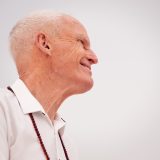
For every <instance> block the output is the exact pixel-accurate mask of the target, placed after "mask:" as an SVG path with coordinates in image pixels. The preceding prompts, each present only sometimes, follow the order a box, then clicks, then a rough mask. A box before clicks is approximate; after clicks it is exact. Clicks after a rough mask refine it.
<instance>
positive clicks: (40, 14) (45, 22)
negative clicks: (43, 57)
mask: <svg viewBox="0 0 160 160" xmlns="http://www.w3.org/2000/svg"><path fill="white" fill-rule="evenodd" d="M62 17H71V16H69V15H67V14H63V13H56V12H54V11H52V10H41V11H36V12H32V13H31V14H29V15H28V16H26V17H24V18H23V19H21V20H19V21H18V22H17V24H16V25H15V26H14V27H13V29H12V30H11V32H10V35H9V40H10V50H11V53H12V56H13V58H14V60H15V61H16V59H17V57H19V56H20V55H22V54H27V53H29V52H30V51H31V50H32V47H33V45H34V42H35V37H36V33H37V32H39V31H41V32H45V33H46V32H50V34H53V35H56V34H57V33H58V30H59V28H60V25H61V24H60V23H58V22H59V20H60V19H61V18H62ZM46 27H47V28H46ZM50 27H51V29H49V28H50Z"/></svg>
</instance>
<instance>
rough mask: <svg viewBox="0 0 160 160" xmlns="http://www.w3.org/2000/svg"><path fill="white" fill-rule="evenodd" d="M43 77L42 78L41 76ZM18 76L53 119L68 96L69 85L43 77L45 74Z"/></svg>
mask: <svg viewBox="0 0 160 160" xmlns="http://www.w3.org/2000/svg"><path fill="white" fill-rule="evenodd" d="M35 77H36V78H35ZM41 77H43V79H42V78H41ZM41 77H40V76H31V75H30V76H29V77H27V78H24V77H20V79H22V80H23V82H24V83H25V85H26V86H27V88H28V89H29V90H30V92H31V93H32V95H33V96H34V97H35V98H36V99H37V100H38V101H39V102H40V104H41V105H42V107H43V108H44V110H45V112H46V113H47V114H48V116H49V118H50V119H51V120H53V119H54V117H55V115H56V112H57V110H58V109H59V107H60V105H61V104H62V102H63V101H64V100H65V99H66V98H67V97H69V96H70V94H69V92H68V91H69V87H68V86H67V85H66V86H65V85H64V84H67V83H63V82H62V81H60V80H58V79H56V78H55V79H54V80H53V78H52V80H50V79H49V78H44V77H46V76H41Z"/></svg>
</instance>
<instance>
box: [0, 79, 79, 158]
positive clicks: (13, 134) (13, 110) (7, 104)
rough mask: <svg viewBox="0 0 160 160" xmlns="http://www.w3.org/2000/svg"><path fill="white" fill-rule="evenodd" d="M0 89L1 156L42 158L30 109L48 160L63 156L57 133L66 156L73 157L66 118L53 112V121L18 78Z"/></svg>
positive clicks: (42, 154)
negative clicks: (66, 128) (7, 87)
mask: <svg viewBox="0 0 160 160" xmlns="http://www.w3.org/2000/svg"><path fill="white" fill-rule="evenodd" d="M10 87H11V88H12V90H13V91H14V94H13V93H12V92H11V91H9V90H8V89H6V88H5V89H1V91H0V160H45V159H46V158H45V156H44V153H43V151H42V148H41V146H40V143H39V141H38V138H37V135H36V133H35V131H34V128H33V124H32V122H31V119H30V117H29V113H32V114H33V116H34V119H35V121H36V124H37V127H38V130H39V132H40V135H41V138H42V140H43V143H44V146H45V148H46V150H47V153H48V155H49V157H50V160H66V158H65V154H64V150H63V147H62V144H61V141H60V138H59V135H58V131H59V133H60V135H61V137H62V140H63V142H64V145H65V148H66V150H67V153H68V157H69V160H76V157H75V155H74V151H73V148H72V146H71V144H70V141H68V137H67V135H66V130H65V121H64V120H63V119H62V118H61V117H60V116H59V115H58V114H56V116H55V119H54V121H53V122H52V121H51V120H50V119H49V117H48V115H47V114H46V113H45V111H44V109H43V107H42V106H41V104H40V103H39V102H38V101H37V100H36V98H35V97H34V96H33V95H32V94H31V92H30V91H29V90H28V88H27V87H26V86H25V84H24V83H23V81H22V80H20V79H18V80H16V82H15V83H14V84H13V85H11V86H10Z"/></svg>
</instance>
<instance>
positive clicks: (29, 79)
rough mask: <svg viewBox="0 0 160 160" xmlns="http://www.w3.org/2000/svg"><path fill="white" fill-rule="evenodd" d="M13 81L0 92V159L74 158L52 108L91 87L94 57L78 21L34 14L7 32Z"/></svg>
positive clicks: (58, 117) (40, 159)
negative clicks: (16, 78) (13, 70)
mask: <svg viewBox="0 0 160 160" xmlns="http://www.w3.org/2000/svg"><path fill="white" fill-rule="evenodd" d="M10 48H11V52H12V55H13V58H14V60H15V64H16V67H17V70H18V74H19V79H18V80H16V82H15V83H14V84H13V85H11V86H8V87H7V88H6V89H1V92H0V160H45V159H46V160H75V159H76V158H75V157H74V155H73V153H72V146H71V144H70V142H69V141H68V139H67V135H66V132H65V121H64V120H63V119H62V118H61V117H60V116H59V115H58V113H57V111H58V109H59V107H60V105H61V104H62V102H63V101H64V100H65V99H66V98H68V97H69V96H71V95H74V94H80V93H84V92H86V91H88V90H89V89H90V88H91V87H92V86H93V80H92V72H91V65H92V64H96V63H97V57H96V55H95V54H94V53H93V51H92V50H91V48H90V42H89V38H88V36H87V32H86V30H85V28H84V27H83V25H82V24H81V23H80V22H79V21H78V20H76V19H75V18H73V17H71V16H69V15H65V14H55V13H54V12H53V11H38V12H34V13H32V14H30V15H28V16H27V17H25V18H24V19H22V20H20V21H19V22H18V23H17V24H16V25H15V27H14V28H13V29H12V31H11V33H10Z"/></svg>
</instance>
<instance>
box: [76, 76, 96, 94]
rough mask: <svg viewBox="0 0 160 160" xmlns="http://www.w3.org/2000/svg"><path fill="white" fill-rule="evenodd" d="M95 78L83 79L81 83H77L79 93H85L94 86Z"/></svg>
mask: <svg viewBox="0 0 160 160" xmlns="http://www.w3.org/2000/svg"><path fill="white" fill-rule="evenodd" d="M93 84H94V82H93V79H92V78H91V79H90V80H86V81H83V82H81V84H80V85H77V86H78V93H79V94H81V93H85V92H87V91H89V90H90V89H91V88H92V87H93Z"/></svg>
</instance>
